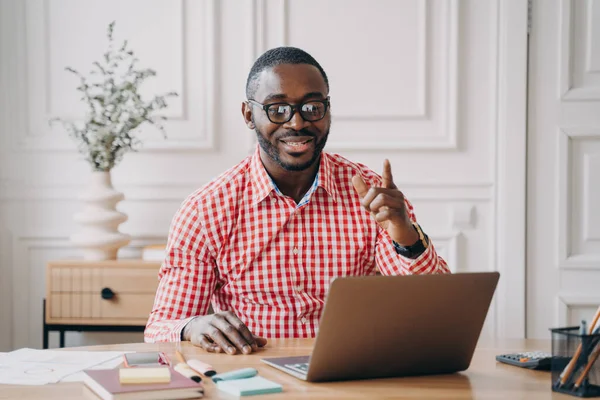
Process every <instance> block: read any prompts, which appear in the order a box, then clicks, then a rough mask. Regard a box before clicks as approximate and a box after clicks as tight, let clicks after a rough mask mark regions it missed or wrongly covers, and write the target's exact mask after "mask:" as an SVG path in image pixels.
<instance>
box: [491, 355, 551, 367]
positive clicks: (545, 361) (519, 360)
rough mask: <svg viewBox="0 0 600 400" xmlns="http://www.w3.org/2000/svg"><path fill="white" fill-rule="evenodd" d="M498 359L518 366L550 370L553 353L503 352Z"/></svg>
mask: <svg viewBox="0 0 600 400" xmlns="http://www.w3.org/2000/svg"><path fill="white" fill-rule="evenodd" d="M496 361H499V362H502V363H506V364H510V365H516V366H517V367H522V368H528V369H537V370H545V371H549V370H550V369H551V367H552V354H550V353H546V352H543V351H530V352H524V353H514V354H501V355H498V356H496Z"/></svg>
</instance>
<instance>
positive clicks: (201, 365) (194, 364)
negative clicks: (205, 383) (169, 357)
mask: <svg viewBox="0 0 600 400" xmlns="http://www.w3.org/2000/svg"><path fill="white" fill-rule="evenodd" d="M187 364H188V365H189V366H190V367H191V368H192V369H193V370H194V371H196V372H199V373H201V374H202V375H204V376H207V377H209V378H210V377H212V376H214V375H216V374H217V371H215V369H214V368H213V367H212V366H211V365H209V364H207V363H205V362H202V361H200V360H189V361H188V362H187Z"/></svg>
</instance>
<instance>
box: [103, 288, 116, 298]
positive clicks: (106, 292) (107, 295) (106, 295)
mask: <svg viewBox="0 0 600 400" xmlns="http://www.w3.org/2000/svg"><path fill="white" fill-rule="evenodd" d="M100 295H101V296H102V298H103V299H104V300H110V299H112V298H113V297H115V292H113V291H112V289H111V288H107V287H105V288H104V289H102V291H101V292H100Z"/></svg>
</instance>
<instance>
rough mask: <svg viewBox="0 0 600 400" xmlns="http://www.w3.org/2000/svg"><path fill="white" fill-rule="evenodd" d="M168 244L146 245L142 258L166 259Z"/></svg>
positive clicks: (150, 259) (148, 259) (149, 259)
mask: <svg viewBox="0 0 600 400" xmlns="http://www.w3.org/2000/svg"><path fill="white" fill-rule="evenodd" d="M166 248H167V245H166V244H153V245H150V246H145V247H144V248H143V249H142V260H144V261H160V262H162V261H163V260H164V259H165V249H166Z"/></svg>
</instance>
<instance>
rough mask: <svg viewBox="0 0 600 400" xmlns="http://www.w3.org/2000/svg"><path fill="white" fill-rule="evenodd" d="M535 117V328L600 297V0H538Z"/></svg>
mask: <svg viewBox="0 0 600 400" xmlns="http://www.w3.org/2000/svg"><path fill="white" fill-rule="evenodd" d="M532 17H533V18H532V23H531V36H530V53H529V60H530V69H529V121H528V124H529V126H528V128H529V133H528V213H527V215H528V217H527V219H528V232H527V233H528V234H527V238H528V239H527V240H528V246H527V247H528V260H527V261H528V268H527V269H528V274H527V282H528V283H527V289H528V294H527V316H528V317H527V335H528V336H529V337H540V338H547V337H549V332H548V329H549V328H551V327H556V326H567V325H569V326H570V325H578V324H579V323H580V322H581V320H582V319H587V320H588V321H589V319H590V318H591V316H592V315H593V313H594V311H595V310H596V308H597V307H598V305H599V304H600V1H597V0H588V1H585V0H572V1H569V0H562V1H560V0H553V1H548V0H534V2H533V10H532Z"/></svg>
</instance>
